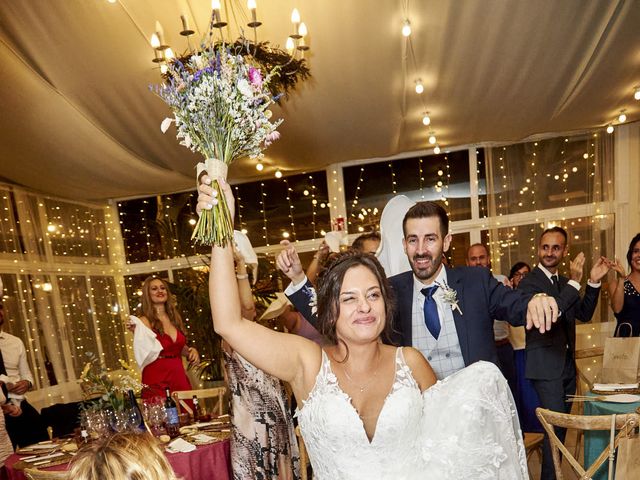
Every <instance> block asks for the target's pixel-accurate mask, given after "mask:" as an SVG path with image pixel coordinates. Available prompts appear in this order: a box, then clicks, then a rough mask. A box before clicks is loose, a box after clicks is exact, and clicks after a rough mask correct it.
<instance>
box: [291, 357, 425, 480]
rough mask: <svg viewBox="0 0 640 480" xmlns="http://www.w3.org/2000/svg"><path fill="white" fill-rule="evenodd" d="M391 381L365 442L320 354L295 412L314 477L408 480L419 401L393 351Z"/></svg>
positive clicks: (360, 426) (352, 411)
mask: <svg viewBox="0 0 640 480" xmlns="http://www.w3.org/2000/svg"><path fill="white" fill-rule="evenodd" d="M395 364H396V369H395V379H394V382H393V385H392V387H391V390H390V392H389V394H388V395H387V398H386V399H385V401H384V405H383V407H382V410H381V411H380V415H379V416H378V422H377V425H376V429H375V434H374V436H373V438H372V439H371V442H369V439H368V437H367V434H366V432H365V429H364V425H363V423H362V420H361V419H360V416H359V415H358V412H357V411H356V409H355V408H354V407H353V404H352V403H351V398H349V396H348V395H347V394H346V393H345V392H344V391H343V390H342V389H341V388H340V386H339V385H338V379H337V378H336V376H335V375H334V373H333V372H332V371H331V363H330V361H329V357H328V356H327V354H326V353H325V352H324V351H323V352H322V365H321V367H320V371H319V372H318V376H317V378H316V384H315V386H314V388H313V390H312V391H311V393H310V394H309V398H308V399H307V401H306V402H304V405H303V407H302V408H301V409H299V410H298V412H297V413H296V415H297V417H298V421H299V424H300V430H301V431H302V436H303V438H304V442H305V445H306V447H307V450H308V452H309V458H310V459H311V464H312V466H313V472H314V475H315V478H318V479H332V480H334V479H351V478H353V479H355V478H358V479H363V478H367V479H375V478H394V479H402V478H410V477H408V476H407V477H403V476H402V472H407V474H408V473H410V472H414V471H416V470H415V467H417V465H416V457H417V456H416V454H415V449H414V447H415V444H416V441H417V440H418V437H419V425H420V419H421V417H422V413H421V411H422V396H421V394H420V389H419V388H418V384H417V383H416V381H415V380H414V378H413V376H412V375H411V370H410V369H409V367H408V366H407V364H406V363H405V361H404V357H403V355H402V349H401V348H398V349H397V350H396V360H395Z"/></svg>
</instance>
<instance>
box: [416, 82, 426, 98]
mask: <svg viewBox="0 0 640 480" xmlns="http://www.w3.org/2000/svg"><path fill="white" fill-rule="evenodd" d="M422 92H424V85H423V84H422V80H420V79H418V80H416V93H417V94H418V95H420V94H422Z"/></svg>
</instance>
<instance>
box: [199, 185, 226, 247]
mask: <svg viewBox="0 0 640 480" xmlns="http://www.w3.org/2000/svg"><path fill="white" fill-rule="evenodd" d="M211 188H213V189H214V190H215V191H216V192H217V193H218V196H217V197H216V198H217V199H218V203H216V204H215V205H214V206H213V208H211V209H210V210H203V211H202V215H200V218H199V219H198V223H196V226H195V228H194V229H193V234H192V235H191V240H194V239H195V243H196V244H200V245H206V246H208V247H211V246H213V245H215V246H217V247H225V246H226V245H227V242H231V241H232V240H233V221H232V219H231V214H230V212H229V206H228V205H227V199H226V198H225V196H224V193H222V190H221V188H220V185H219V183H218V180H217V179H213V180H212V182H211Z"/></svg>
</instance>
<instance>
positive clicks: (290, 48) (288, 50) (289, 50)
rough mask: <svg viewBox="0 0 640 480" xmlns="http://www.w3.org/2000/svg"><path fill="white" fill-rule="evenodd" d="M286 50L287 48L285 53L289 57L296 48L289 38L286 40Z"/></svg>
mask: <svg viewBox="0 0 640 480" xmlns="http://www.w3.org/2000/svg"><path fill="white" fill-rule="evenodd" d="M286 48H287V52H289V55H291V54H292V53H293V50H294V49H295V48H296V44H295V42H294V41H293V38H291V37H288V38H287V44H286Z"/></svg>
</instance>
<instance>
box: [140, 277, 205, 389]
mask: <svg viewBox="0 0 640 480" xmlns="http://www.w3.org/2000/svg"><path fill="white" fill-rule="evenodd" d="M141 310H142V311H141V315H140V320H141V321H142V322H143V323H144V325H145V326H146V327H148V328H150V329H151V330H153V332H154V333H155V334H156V338H157V340H158V342H160V344H161V345H162V351H161V352H160V355H159V356H158V358H157V359H156V360H155V361H153V362H152V363H150V364H149V365H147V366H145V367H144V368H143V369H142V383H143V384H144V385H145V388H144V389H143V391H142V397H143V398H153V397H158V396H164V395H165V388H166V387H169V389H170V390H171V391H172V392H173V391H176V390H191V388H192V387H191V383H190V382H189V379H188V378H187V374H186V373H185V371H184V366H183V365H182V357H186V358H187V360H188V361H189V363H190V364H195V363H197V362H198V359H199V357H200V356H199V354H198V351H197V350H196V349H195V348H194V347H189V346H187V337H186V335H185V328H184V324H183V322H182V317H181V316H180V313H179V312H178V309H177V308H176V306H175V303H174V301H173V298H172V296H171V292H170V291H169V285H168V284H167V282H165V281H164V280H162V279H160V278H157V277H148V278H147V279H146V280H145V281H144V283H143V284H142V307H141Z"/></svg>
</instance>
